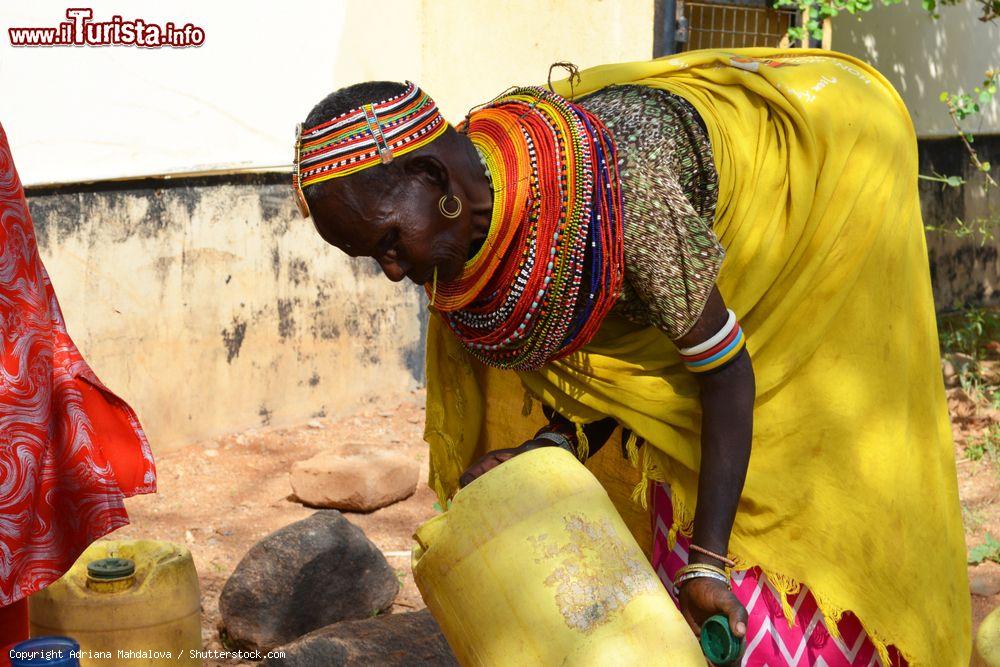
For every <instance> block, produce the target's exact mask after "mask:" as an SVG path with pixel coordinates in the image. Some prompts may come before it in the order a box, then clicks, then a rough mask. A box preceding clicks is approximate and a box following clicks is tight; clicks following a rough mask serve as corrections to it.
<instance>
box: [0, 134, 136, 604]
mask: <svg viewBox="0 0 1000 667" xmlns="http://www.w3.org/2000/svg"><path fill="white" fill-rule="evenodd" d="M155 490H156V472H155V469H154V466H153V456H152V453H151V452H150V449H149V443H148V442H147V440H146V436H145V434H144V433H143V431H142V427H141V426H140V425H139V421H138V419H137V418H136V416H135V413H134V412H133V411H132V409H131V408H129V406H128V405H126V404H125V403H124V402H123V401H122V400H121V399H119V398H118V397H116V396H115V395H114V394H112V393H111V392H110V391H108V389H107V388H105V387H104V385H102V384H101V382H100V381H99V380H98V379H97V377H96V376H95V375H94V373H93V371H92V370H91V369H90V367H89V366H88V365H87V362H86V361H84V359H83V357H82V356H81V355H80V352H79V351H78V350H77V349H76V346H75V345H74V344H73V341H72V340H70V337H69V335H68V334H67V333H66V326H65V324H64V323H63V319H62V313H61V312H60V310H59V303H58V301H57V300H56V295H55V292H53V290H52V285H51V283H50V282H49V277H48V274H47V273H46V272H45V267H44V266H42V262H41V259H40V258H39V256H38V248H37V247H36V245H35V235H34V228H33V226H32V222H31V216H30V214H29V212H28V206H27V202H26V201H25V198H24V191H23V189H22V188H21V182H20V180H19V179H18V176H17V171H16V170H15V168H14V162H13V160H12V158H11V154H10V147H9V146H8V144H7V135H6V134H5V133H4V131H3V128H2V127H0V607H3V606H7V605H11V604H12V603H14V602H17V601H18V600H21V599H23V598H25V597H26V596H28V595H30V594H32V593H33V592H35V591H37V590H39V589H41V588H44V587H45V586H47V585H48V584H50V583H51V582H53V581H55V580H56V579H58V578H59V577H60V576H62V574H63V573H64V572H65V571H66V570H67V569H69V567H70V566H71V565H72V564H73V563H74V562H75V561H76V559H77V557H78V556H79V555H80V553H81V552H82V551H83V550H84V549H85V548H87V546H88V545H89V544H90V543H91V542H93V541H94V540H96V539H97V538H99V537H101V536H103V535H106V534H107V533H109V532H111V531H112V530H114V529H116V528H119V527H121V526H123V525H125V524H127V523H128V515H127V514H126V512H125V503H124V498H125V497H126V496H130V495H134V494H137V493H151V492H153V491H155Z"/></svg>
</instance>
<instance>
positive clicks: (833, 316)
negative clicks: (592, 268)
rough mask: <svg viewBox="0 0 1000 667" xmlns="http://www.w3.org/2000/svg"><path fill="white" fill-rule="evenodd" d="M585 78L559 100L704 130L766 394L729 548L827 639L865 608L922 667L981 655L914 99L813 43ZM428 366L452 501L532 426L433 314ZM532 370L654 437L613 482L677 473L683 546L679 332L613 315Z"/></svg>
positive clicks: (684, 433)
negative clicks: (693, 112)
mask: <svg viewBox="0 0 1000 667" xmlns="http://www.w3.org/2000/svg"><path fill="white" fill-rule="evenodd" d="M581 77H582V79H581V80H580V81H577V82H575V83H574V88H573V92H571V91H570V87H569V85H568V83H567V82H560V83H557V84H556V85H555V90H556V92H557V93H559V94H562V95H567V96H568V95H571V94H575V95H577V96H579V95H584V94H587V93H590V92H593V91H595V90H598V89H600V88H603V87H605V86H607V85H611V84H624V83H638V84H641V85H647V86H653V87H657V88H663V89H666V90H669V91H671V92H673V93H675V94H678V95H680V96H682V97H684V98H685V99H687V100H688V101H689V102H690V103H691V104H692V105H694V107H695V108H696V109H697V110H698V112H699V114H700V116H701V117H702V119H703V120H704V121H705V123H706V126H707V128H708V133H709V138H710V141H711V144H712V147H713V157H714V161H715V166H716V170H717V172H718V174H719V199H718V205H717V206H716V217H715V220H714V222H713V224H714V229H715V232H716V234H717V236H718V237H719V239H720V242H721V243H722V245H723V247H724V248H725V249H726V258H725V261H724V263H723V265H722V270H721V273H720V275H719V279H718V281H717V283H718V287H719V290H720V291H721V293H722V295H723V297H724V298H725V300H726V303H727V305H728V306H729V307H730V308H732V310H733V311H735V312H736V314H737V316H738V317H739V318H740V322H741V325H742V327H743V331H744V334H745V335H746V341H747V342H746V345H747V349H748V351H749V352H750V356H751V359H752V360H753V365H754V372H755V376H756V382H757V400H756V403H755V408H754V445H753V454H752V456H751V460H750V468H749V471H748V475H747V482H746V486H745V488H744V491H743V496H742V498H741V501H740V506H739V511H738V514H737V517H736V522H735V525H734V527H733V533H732V536H731V540H730V552H731V555H732V556H733V557H734V559H735V560H737V561H738V563H739V564H740V566H741V567H751V566H754V565H756V566H759V567H761V569H762V570H763V571H764V572H765V574H766V575H767V576H768V578H769V579H771V581H772V582H773V583H774V584H775V586H776V588H778V590H779V592H780V593H781V594H782V596H781V597H782V598H783V608H784V610H785V613H786V615H790V611H791V610H790V609H789V607H788V603H787V599H785V598H787V596H788V595H789V594H791V593H792V592H794V591H795V590H797V589H798V586H799V585H800V584H805V585H807V586H808V587H809V588H810V590H811V591H812V593H813V595H814V596H815V598H816V601H817V603H818V605H819V607H820V610H821V611H822V612H823V614H824V615H825V617H826V619H827V620H828V627H829V628H830V629H831V631H833V632H836V626H835V624H834V622H835V621H836V620H837V619H838V618H839V617H840V616H841V615H842V614H843V613H844V611H845V610H850V611H851V612H853V613H854V614H855V615H857V617H858V618H859V619H860V621H861V623H862V625H863V626H864V627H865V629H866V631H867V632H868V634H869V636H871V637H872V639H873V640H874V641H875V643H876V645H877V646H878V648H879V652H880V654H882V655H883V656H885V655H886V653H885V647H886V646H887V645H889V644H891V645H895V646H896V647H897V648H898V649H899V650H900V651H901V653H902V654H903V655H904V657H905V658H906V659H907V660H908V661H910V663H911V664H913V665H932V666H934V667H951V666H954V665H963V666H964V665H968V664H969V653H970V648H971V647H970V645H971V638H970V621H971V618H970V616H971V615H970V599H969V591H968V581H967V576H966V570H965V562H964V561H965V545H964V539H963V531H962V524H961V516H960V512H959V504H958V489H957V483H956V478H955V463H954V456H953V451H952V441H951V431H950V426H949V423H948V416H947V409H946V405H945V400H944V388H943V386H942V382H941V375H940V367H939V355H938V347H937V332H936V325H935V321H934V308H933V301H932V296H931V289H930V279H929V270H928V263H927V248H926V244H925V240H924V230H923V226H922V223H921V219H920V209H919V201H918V197H917V188H916V186H917V160H916V142H915V136H914V132H913V127H912V124H911V123H910V120H909V116H908V115H907V113H906V109H905V108H904V106H903V103H902V101H901V100H900V99H899V96H898V95H897V94H896V93H895V91H894V90H892V88H891V86H890V85H889V84H888V83H887V82H886V81H885V79H884V78H883V77H882V76H881V75H880V74H878V72H876V71H875V70H873V69H872V68H871V67H869V66H868V65H866V64H864V63H862V62H860V61H858V60H855V59H853V58H850V57H848V56H843V55H840V54H836V53H831V52H826V51H812V50H794V51H780V50H773V49H739V50H733V51H727V52H722V51H692V52H688V53H684V54H681V55H678V56H674V57H669V58H665V59H660V60H655V61H650V62H640V63H628V64H623V65H608V66H603V67H597V68H594V69H591V70H587V71H585V72H582V73H581ZM427 363H428V367H427V368H428V372H427V376H428V398H427V400H428V405H427V431H426V438H427V440H428V442H429V443H430V445H431V464H432V469H431V484H432V486H433V487H434V488H435V490H436V491H437V492H438V494H439V495H441V496H442V497H447V496H448V495H450V494H451V493H453V492H454V490H455V489H456V488H457V479H458V476H459V475H460V474H461V472H462V471H463V470H464V468H465V466H467V465H468V464H469V463H471V462H472V461H473V460H474V458H475V457H476V456H478V455H479V454H481V453H482V452H483V451H486V449H492V448H495V447H509V446H512V445H516V444H519V442H521V441H522V440H524V439H527V438H529V437H531V434H532V433H533V432H534V431H532V430H530V428H528V427H527V426H528V425H526V428H525V430H524V431H523V432H522V431H521V430H520V428H519V426H518V425H519V424H522V423H524V421H523V420H524V418H523V417H521V416H520V415H518V414H517V412H518V410H517V407H518V406H517V402H518V398H519V392H520V391H521V390H522V389H521V388H520V385H519V384H518V383H517V380H516V377H515V376H514V375H513V374H512V373H508V372H503V371H497V370H493V369H484V368H483V367H482V366H481V365H479V364H478V362H476V361H475V360H473V359H472V358H471V357H470V356H469V355H468V354H466V353H465V352H464V350H462V348H461V346H460V345H459V344H458V343H457V341H456V340H455V339H454V337H452V336H451V335H450V334H448V333H447V331H446V330H445V329H444V328H443V327H441V325H440V323H439V322H438V321H437V318H432V322H431V327H430V331H429V333H428V350H427ZM519 377H520V379H521V382H523V384H524V385H525V386H526V387H527V388H528V389H529V390H530V391H531V392H532V394H533V395H534V396H535V397H537V398H538V399H539V400H540V401H542V402H543V403H545V404H546V405H549V406H551V407H553V408H555V409H556V410H558V411H559V412H560V413H561V414H564V415H566V416H567V417H569V418H570V419H572V420H573V421H575V422H577V423H587V422H590V421H593V420H596V419H600V418H603V417H606V416H611V417H614V418H615V419H617V420H618V421H619V422H620V423H621V424H623V425H624V426H626V427H628V428H629V429H631V430H632V431H633V432H634V433H635V434H636V435H637V436H638V437H641V438H643V440H644V441H645V443H646V444H645V445H644V447H643V457H642V466H641V477H642V478H643V479H637V476H638V473H637V472H636V471H634V470H633V471H632V472H631V473H629V472H627V471H625V470H623V469H620V468H616V467H615V465H616V464H614V463H612V462H611V460H612V458H615V457H613V456H612V455H613V454H614V452H610V453H609V452H607V450H608V449H609V448H608V447H605V448H604V449H602V450H601V451H600V452H599V453H598V454H597V456H595V457H594V458H595V459H600V460H601V463H600V465H599V466H598V467H597V468H595V470H597V471H598V474H599V478H600V479H602V482H604V483H605V486H606V487H607V488H608V489H609V493H611V494H612V498H613V499H615V498H616V495H617V494H618V493H621V492H623V489H626V488H627V489H628V490H633V489H634V488H635V487H636V484H635V483H636V481H639V482H640V484H642V485H643V486H642V488H643V489H645V488H646V483H645V481H643V480H644V479H651V480H665V481H667V482H669V484H670V487H671V493H672V498H673V502H674V512H675V515H676V520H675V525H674V526H671V527H670V536H671V539H675V538H676V535H677V532H678V531H680V532H688V531H689V530H690V527H691V521H692V518H693V516H694V512H693V510H694V505H695V501H696V497H697V480H698V468H699V460H700V415H701V413H700V405H699V402H698V391H697V384H696V381H695V380H694V379H693V378H692V377H691V376H690V374H689V373H687V372H685V371H684V369H683V366H682V364H681V363H680V360H679V358H678V355H677V351H676V349H675V347H674V346H673V344H672V343H671V342H670V341H669V340H667V339H666V337H664V336H663V335H662V334H661V333H660V332H658V331H656V330H654V329H652V328H649V327H645V328H644V327H639V326H636V325H633V324H630V323H628V322H625V321H623V320H620V319H616V318H612V317H609V318H608V319H607V320H605V322H604V324H603V325H602V327H601V330H600V331H599V332H598V334H597V336H596V337H595V338H594V339H593V340H592V341H591V342H590V344H588V345H587V346H586V347H585V348H584V349H583V350H581V351H579V352H577V353H576V354H573V355H571V356H569V357H567V358H565V359H562V360H560V361H558V362H554V363H552V364H549V365H548V366H546V367H545V368H543V369H541V370H540V371H537V372H533V373H522V374H520V376H519ZM507 403H510V404H512V406H511V407H510V408H508V407H507V405H506V404H507ZM519 420H521V421H519ZM541 420H542V418H541V416H538V417H537V418H536V422H535V424H532V425H531V426H533V427H535V428H537V425H538V424H539V423H540V422H541ZM626 449H628V448H627V447H626ZM616 458H617V459H618V460H619V461H622V457H621V456H620V454H619V455H618V456H617V457H616ZM591 465H592V463H591V461H588V466H591ZM622 465H624V466H625V467H628V464H627V462H624V461H622ZM625 484H628V486H627V487H626V486H625ZM623 493H624V497H625V498H626V499H627V496H628V495H629V491H624V492H623ZM644 498H645V494H643V493H642V491H640V493H639V494H638V499H639V501H640V502H642V500H643V499H644ZM616 506H617V507H618V508H619V511H622V512H623V515H625V514H626V513H627V512H628V511H629V510H628V507H627V503H625V504H620V503H619V502H618V501H617V500H616ZM629 516H630V518H631V520H632V521H633V522H634V524H638V523H640V522H641V521H642V518H643V517H642V515H639V514H635V513H633V514H630V515H629ZM645 516H646V518H645V521H646V522H647V525H648V514H646V515H645ZM630 525H633V524H630ZM647 534H648V532H647ZM647 539H648V538H647Z"/></svg>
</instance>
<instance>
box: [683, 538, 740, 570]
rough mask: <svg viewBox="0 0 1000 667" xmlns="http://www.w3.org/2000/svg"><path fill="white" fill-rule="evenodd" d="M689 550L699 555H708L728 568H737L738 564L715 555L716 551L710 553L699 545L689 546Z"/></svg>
mask: <svg viewBox="0 0 1000 667" xmlns="http://www.w3.org/2000/svg"><path fill="white" fill-rule="evenodd" d="M688 549H690V550H691V551H697V552H698V553H700V554H704V555H706V556H708V557H710V558H714V559H715V560H717V561H720V562H722V563H724V564H725V565H727V566H728V567H736V563H735V562H734V561H732V560H730V559H728V558H726V557H725V556H720V555H719V554H717V553H715V552H714V551H709V550H708V549H706V548H704V547H699V546H698V545H697V544H693V543H692V544H690V545H688Z"/></svg>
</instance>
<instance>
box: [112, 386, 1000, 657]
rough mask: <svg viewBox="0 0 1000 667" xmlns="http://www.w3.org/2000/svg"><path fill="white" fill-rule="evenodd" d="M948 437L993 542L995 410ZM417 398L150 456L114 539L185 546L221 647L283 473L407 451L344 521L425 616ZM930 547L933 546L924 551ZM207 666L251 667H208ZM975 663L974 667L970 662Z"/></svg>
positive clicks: (975, 530) (970, 529)
mask: <svg viewBox="0 0 1000 667" xmlns="http://www.w3.org/2000/svg"><path fill="white" fill-rule="evenodd" d="M948 395H949V409H950V412H951V414H952V425H953V431H954V434H955V441H956V444H955V457H956V463H957V468H958V479H959V494H960V496H961V500H962V507H963V520H964V522H965V529H966V542H967V545H968V546H969V547H972V546H975V545H977V544H980V543H981V542H982V541H983V539H984V536H985V534H986V533H987V532H990V533H992V534H993V535H994V536H996V537H1000V462H998V461H997V460H996V458H994V457H993V456H991V455H990V454H987V455H985V456H983V457H982V458H979V459H978V460H973V458H975V452H974V451H973V453H972V455H971V457H970V454H969V448H970V446H974V445H975V443H977V442H980V441H981V439H982V437H983V434H984V433H985V432H986V431H987V429H988V428H990V426H991V425H992V424H995V423H997V422H1000V412H998V411H997V410H996V409H995V408H994V407H993V406H991V405H990V404H989V403H987V402H986V401H985V400H982V399H978V400H976V399H973V398H972V395H970V394H969V393H967V392H965V391H964V390H962V389H951V390H949V391H948ZM422 406H423V395H422V393H421V392H415V393H414V394H413V395H412V397H411V398H410V400H407V401H405V402H404V403H402V404H400V405H399V406H397V407H395V408H392V409H382V410H381V411H378V410H373V411H369V412H365V413H362V414H358V415H355V416H352V417H348V418H344V419H336V420H335V419H321V420H312V421H310V422H308V423H306V424H302V425H298V426H295V427H292V428H266V429H265V428H260V429H253V430H250V431H246V432H244V433H239V434H234V435H229V436H225V437H221V438H216V439H212V440H208V441H205V442H198V443H195V444H192V445H189V446H187V447H184V448H182V449H179V450H175V451H172V452H168V453H165V454H161V455H159V456H158V457H157V468H158V471H159V492H158V493H157V494H156V495H153V496H145V497H139V498H134V499H131V500H130V501H129V502H128V510H129V514H130V515H131V517H132V525H131V526H128V527H126V528H123V529H121V530H119V531H118V532H117V533H115V535H114V537H116V538H120V539H121V538H129V537H145V538H154V539H162V540H170V541H174V542H178V543H184V544H187V545H188V547H189V548H190V549H191V552H192V554H193V555H194V560H195V564H196V566H197V568H198V572H199V575H200V579H201V592H202V605H203V616H202V638H203V640H204V644H205V648H206V649H221V645H220V643H219V636H218V632H217V630H216V624H217V623H218V620H219V608H218V601H219V594H220V592H221V590H222V586H223V585H224V584H225V581H226V578H227V577H228V576H229V574H230V573H231V572H232V571H233V569H234V568H235V567H236V564H237V563H238V562H239V560H240V558H242V556H243V554H245V553H246V551H247V550H248V549H249V548H250V547H251V546H252V545H253V544H254V543H255V542H257V541H258V540H259V539H261V538H262V537H264V536H265V535H267V534H269V533H271V532H272V531H274V530H277V529H278V528H281V527H282V526H285V525H287V524H289V523H292V522H294V521H297V520H299V519H302V518H304V517H306V516H308V515H309V514H311V513H312V512H313V511H314V510H311V509H309V508H306V507H303V506H301V505H299V504H298V503H296V502H294V501H293V500H290V499H289V496H290V494H291V487H290V486H289V482H288V470H289V468H290V467H291V465H292V463H294V462H295V461H299V460H302V459H305V458H308V457H310V456H312V455H313V454H315V453H317V452H319V451H321V450H322V449H323V448H324V447H327V446H330V445H331V444H333V443H335V442H345V441H356V442H371V443H374V444H375V446H378V447H383V448H385V449H388V450H394V451H399V452H404V453H406V454H408V455H410V456H413V457H414V458H416V459H417V460H418V461H420V463H421V468H422V472H421V483H420V484H419V485H418V488H417V492H416V493H415V494H414V495H413V496H411V497H410V498H409V499H407V500H405V501H403V502H400V503H397V504H395V505H392V506H390V507H386V508H384V509H381V510H378V511H376V512H373V513H371V514H356V513H348V514H346V516H347V518H348V519H349V520H350V521H352V522H353V523H355V524H356V525H357V526H359V527H360V528H361V529H362V530H364V531H365V534H366V535H367V536H368V537H369V539H371V540H372V541H373V542H374V543H375V544H376V545H377V546H378V547H379V548H380V549H381V550H382V552H383V553H384V554H385V555H386V558H387V560H388V562H389V564H390V565H391V566H392V567H393V568H395V569H396V571H397V573H398V574H399V577H400V580H401V582H402V584H403V586H402V590H401V592H400V594H399V596H398V597H397V599H396V602H395V604H394V606H393V608H392V611H393V612H403V611H412V610H415V609H420V608H422V607H423V606H424V605H423V602H422V601H421V598H420V594H419V592H418V591H417V589H416V586H415V585H414V583H413V579H412V577H411V575H410V568H409V549H410V546H411V535H412V533H413V530H414V528H415V527H416V526H418V525H419V524H420V523H422V522H423V521H425V520H427V519H429V518H430V517H432V516H434V514H435V510H434V509H433V505H434V502H435V500H436V499H435V497H434V494H433V493H432V492H431V491H430V489H428V488H427V487H426V485H425V484H424V480H426V478H427V448H426V445H425V444H424V443H423V441H422V440H421V433H422V429H423V417H424V414H423V407H422ZM929 546H932V545H929ZM969 574H970V577H971V578H972V579H973V581H974V582H979V584H980V586H981V588H980V590H981V591H982V592H986V593H990V592H992V591H1000V565H997V564H996V563H991V562H987V563H985V564H983V565H979V566H975V567H970V568H969ZM997 606H1000V592H992V594H989V595H975V594H974V595H973V596H972V607H973V623H974V627H975V626H978V624H979V622H980V621H981V620H982V618H983V617H984V616H985V615H986V614H987V613H988V612H989V611H990V610H991V609H993V608H995V607H997ZM209 664H211V665H225V664H230V665H231V664H253V663H240V662H235V661H233V662H212V663H209ZM973 664H974V665H975V664H977V663H976V662H973Z"/></svg>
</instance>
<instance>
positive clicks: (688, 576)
mask: <svg viewBox="0 0 1000 667" xmlns="http://www.w3.org/2000/svg"><path fill="white" fill-rule="evenodd" d="M699 577H708V578H709V579H715V580H716V581H721V582H722V583H724V584H725V585H726V588H729V577H726V576H724V575H721V574H719V573H718V572H710V571H706V570H696V571H694V572H686V573H684V574H682V575H681V576H680V577H679V578H678V579H677V583H676V584H674V595H680V592H681V584H683V583H684V582H685V581H691V580H692V579H698V578H699Z"/></svg>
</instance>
